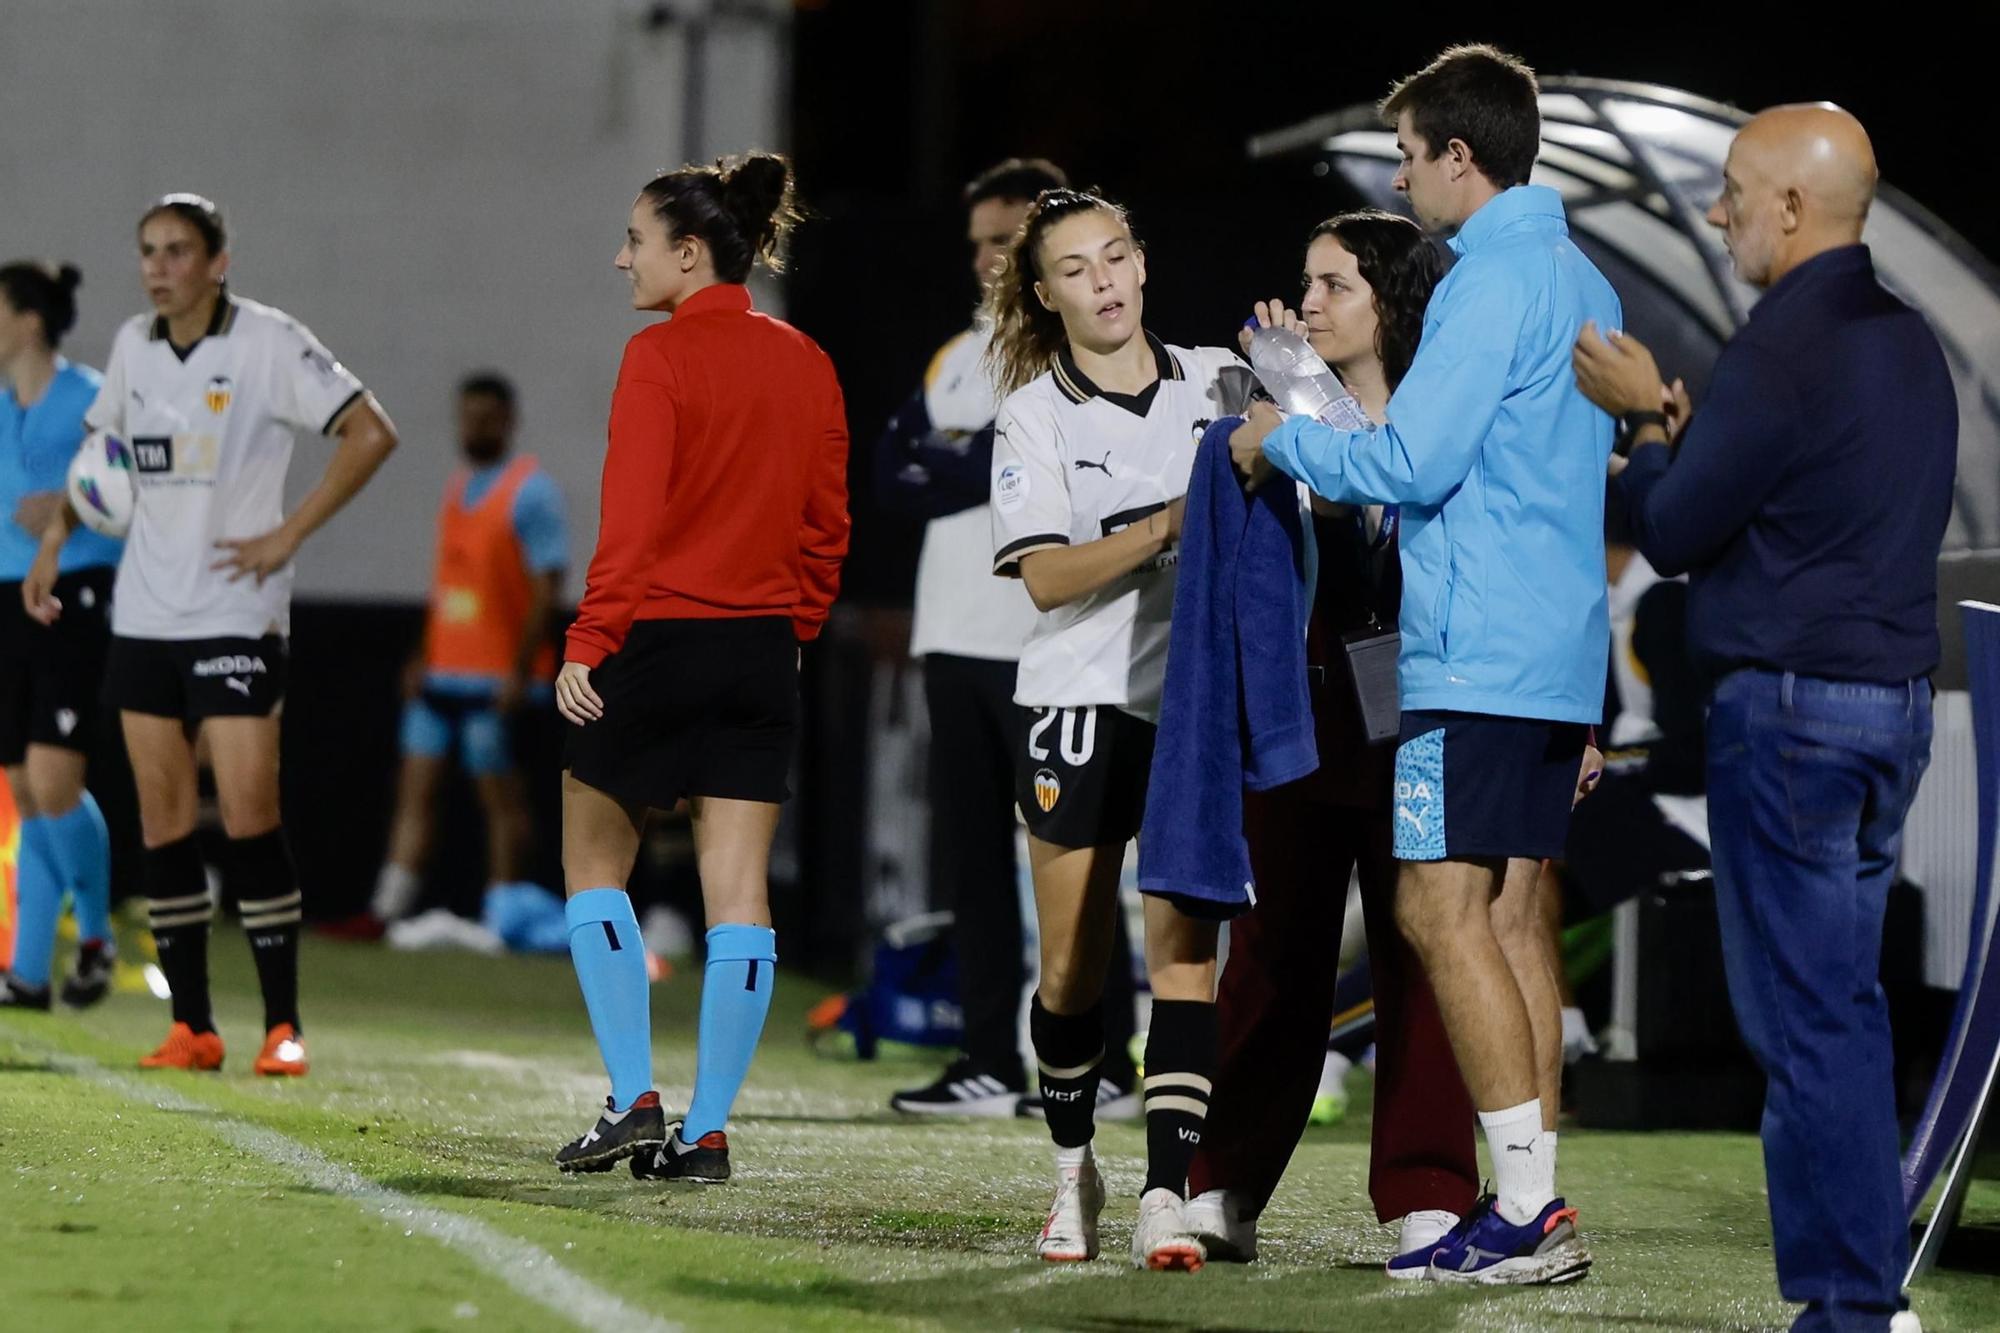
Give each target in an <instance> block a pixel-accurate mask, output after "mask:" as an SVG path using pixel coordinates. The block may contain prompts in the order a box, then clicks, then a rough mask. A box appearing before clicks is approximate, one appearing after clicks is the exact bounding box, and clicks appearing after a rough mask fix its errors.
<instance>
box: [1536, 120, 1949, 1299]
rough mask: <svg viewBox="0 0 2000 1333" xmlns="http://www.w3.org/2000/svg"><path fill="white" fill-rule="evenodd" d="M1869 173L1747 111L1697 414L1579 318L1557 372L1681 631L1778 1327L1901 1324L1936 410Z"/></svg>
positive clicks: (1923, 340) (1932, 641) (1716, 213)
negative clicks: (1699, 729)
mask: <svg viewBox="0 0 2000 1333" xmlns="http://www.w3.org/2000/svg"><path fill="white" fill-rule="evenodd" d="M1875 180H1876V172H1875V156H1874V152H1873V150H1872V149H1871V147H1870V146H1869V142H1868V136H1867V133H1866V132H1865V131H1864V130H1863V129H1862V127H1861V124H1860V122H1859V121H1857V120H1855V119H1854V117H1852V116H1850V115H1848V114H1847V113H1846V112H1844V111H1841V110H1839V109H1837V108H1834V107H1830V106H1824V105H1818V106H1792V107H1780V108H1777V109H1776V110H1773V111H1768V112H1765V113H1764V114H1763V115H1761V116H1758V117H1757V118H1756V119H1755V120H1753V121H1751V122H1750V124H1748V125H1747V126H1745V127H1744V129H1743V131H1742V132H1741V133H1740V134H1739V135H1737V137H1736V141H1735V143H1734V144H1733V145H1732V146H1731V148H1730V151H1729V161H1728V166H1727V169H1726V171H1725V174H1724V178H1723V189H1722V197H1721V198H1720V199H1719V200H1718V201H1717V202H1716V204H1715V207H1714V208H1712V209H1710V210H1709V214H1708V220H1709V222H1710V223H1711V224H1712V225H1714V226H1716V227H1720V228H1722V229H1723V231H1724V233H1725V235H1726V236H1727V240H1728V246H1729V251H1730V255H1731V257H1732V258H1733V260H1734V261H1735V265H1736V271H1737V273H1738V274H1739V275H1740V276H1741V277H1742V278H1743V279H1744V281H1746V282H1749V283H1751V284H1752V285H1754V286H1757V287H1760V288H1763V289H1764V296H1763V298H1762V299H1761V301H1760V302H1759V303H1758V305H1757V308H1756V310H1755V311H1754V312H1753V313H1752V314H1751V316H1750V319H1749V322H1748V323H1746V324H1745V325H1744V326H1743V328H1742V329H1740V330H1738V332H1737V334H1736V336H1735V337H1734V338H1733V339H1732V340H1731V341H1730V343H1729V345H1728V346H1727V347H1726V348H1724V349H1723V352H1722V356H1721V358H1720V359H1719V360H1718V361H1717V362H1716V366H1715V373H1714V377H1713V380H1712V382H1711V386H1710V390H1709V398H1708V401H1707V402H1706V403H1705V404H1703V406H1702V409H1701V412H1700V414H1699V416H1696V417H1694V418H1692V419H1691V420H1690V419H1689V415H1688V409H1689V404H1688V401H1687V396H1686V394H1685V392H1684V391H1683V390H1681V388H1680V386H1679V385H1678V383H1677V384H1676V385H1675V388H1674V390H1673V392H1672V393H1668V392H1667V391H1666V390H1664V389H1663V388H1662V387H1661V381H1660V376H1659V372H1658V370H1657V369H1656V368H1655V366H1654V363H1653V358H1652V356H1651V355H1650V354H1649V353H1648V352H1647V351H1646V349H1645V348H1644V347H1643V346H1641V345H1640V344H1639V343H1638V342H1637V341H1635V340H1634V339H1631V338H1626V337H1622V336H1619V335H1618V334H1617V332H1616V331H1613V332H1612V335H1611V338H1610V341H1609V342H1606V341H1605V340H1603V339H1602V338H1600V336H1599V334H1598V332H1597V331H1596V330H1595V329H1586V330H1585V331H1584V333H1583V334H1582V336H1581V337H1580V338H1579V339H1578V340H1577V346H1576V352H1575V364H1576V374H1577V382H1578V384H1579V385H1580V386H1581V387H1582V388H1583V390H1584V392H1585V393H1586V394H1588V395H1589V396H1590V398H1591V399H1592V400H1593V401H1594V402H1596V403H1597V404H1598V405H1599V406H1600V407H1602V408H1604V409H1605V410H1606V411H1608V412H1611V413H1612V414H1614V415H1617V416H1621V417H1623V418H1624V419H1625V422H1626V427H1627V431H1628V434H1629V435H1630V436H1631V439H1632V441H1633V449H1632V453H1631V460H1630V462H1629V464H1628V465H1626V466H1625V468H1624V470H1623V473H1622V477H1621V482H1622V485H1623V486H1624V489H1625V493H1626V496H1627V498H1628V500H1629V502H1630V505H1631V509H1632V515H1633V520H1634V524H1633V526H1634V528H1635V530H1636V533H1637V537H1638V544H1639V549H1640V550H1641V551H1643V552H1644V553H1645V555H1646V558H1647V559H1648V560H1650V561H1652V563H1653V565H1654V566H1655V567H1656V568H1657V569H1658V570H1659V571H1660V572H1661V573H1662V574H1668V575H1672V574H1678V573H1681V572H1683V571H1685V572H1688V573H1690V574H1691V576H1692V577H1691V580H1690V586H1689V589H1688V638H1689V646H1690V648H1691V649H1692V651H1693V653H1694V655H1695V657H1696V660H1697V662H1698V664H1699V665H1700V666H1701V668H1702V669H1703V671H1704V672H1705V673H1706V675H1707V676H1708V678H1709V679H1710V680H1711V681H1713V682H1714V687H1713V694H1712V698H1711V702H1710V711H1709V726H1708V790H1709V828H1710V832H1711V835H1712V837H1713V840H1714V853H1715V884H1716V900H1717V907H1718V910H1719V914H1720V917H1721V922H1722V945H1723V958H1724V963H1725V967H1726V970H1727V974H1728V978H1729V993H1730V999H1731V1001H1732V1003H1733V1004H1734V1005H1735V1008H1736V1014H1737V1019H1738V1022H1739V1023H1740V1024H1741V1026H1742V1028H1743V1035H1744V1037H1745V1039H1746V1041H1747V1042H1748V1043H1749V1045H1750V1048H1751V1050H1752V1051H1753V1052H1754V1053H1755V1054H1756V1056H1757V1059H1758V1061H1759V1062H1760V1063H1761V1064H1762V1065H1763V1066H1764V1069H1765V1071H1766V1073H1768V1074H1769V1076H1770V1089H1769V1092H1768V1093H1767V1098H1766V1103H1765V1111H1764V1158H1765V1171H1766V1174H1767V1176H1768V1179H1769V1184H1770V1197H1771V1221H1772V1227H1773V1230H1774V1232H1775V1240H1776V1250H1777V1261H1778V1284H1779V1289H1780V1291H1782V1292H1783V1294H1784V1295H1785V1297H1786V1298H1787V1299H1789V1300H1795V1301H1804V1302H1806V1303H1807V1304H1806V1309H1805V1311H1804V1313H1803V1314H1801V1315H1800V1316H1799V1320H1798V1322H1797V1323H1796V1324H1795V1325H1794V1328H1797V1329H1813V1330H1820V1329H1829V1330H1831V1329H1838V1330H1847V1329H1856V1330H1859V1329H1868V1330H1874V1331H1875V1333H1879V1331H1880V1330H1883V1329H1888V1328H1892V1327H1893V1328H1895V1329H1897V1330H1902V1329H1904V1328H1914V1327H1915V1318H1914V1316H1912V1315H1909V1314H1906V1313H1901V1311H1902V1310H1903V1309H1904V1308H1905V1305H1906V1302H1905V1301H1904V1299H1903V1297H1902V1292H1901V1284H1902V1274H1903V1270H1904V1268H1905V1266H1906V1265H1907V1263H1908V1259H1909V1240H1908V1232H1907V1229H1906V1219H1905V1217H1904V1214H1903V1203H1902V1191H1901V1182H1900V1179H1899V1176H1898V1169H1897V1131H1896V1107H1895V1095H1894V1088H1893V1086H1892V1081H1891V1076H1890V1044H1889V1021H1888V1010H1887V1007H1886V1005H1885V1004H1884V1001H1883V997H1882V989H1881V987H1880V986H1879V985H1878V984H1877V981H1876V976H1877V969H1878V966H1879V960H1880V954H1881V948H1882V918H1883V913H1884V910H1885V907H1886V904H1887V900H1888V892H1889V885H1890V882H1891V881H1892V880H1893V879H1894V877H1895V873H1896V859H1897V853H1898V851H1899V848H1900V843H1901V838H1902V829H1903V817H1904V815H1905V813H1907V811H1908V810H1909V806H1910V801H1911V798H1912V797H1913V796H1914V795H1915V793H1916V788H1917V783H1918V780H1919V779H1920V778H1921V777H1922V775H1923V771H1924V766H1925V764H1926V763H1927V762H1928V760H1929V757H1930V743H1931V687H1930V682H1929V680H1928V676H1929V673H1930V672H1931V670H1932V669H1933V668H1934V667H1935V666H1936V665H1937V661H1938V632H1937V555H1938V547H1939V544H1940V543H1941V541H1942V540H1943V537H1944V530H1945V523H1946V521H1947V519H1948V518H1949V517H1950V514H1951V501H1952V481H1953V474H1954V471H1955V469H1956V462H1957V448H1958V410H1957V405H1956V403H1955V401H1954V397H1953V393H1952V384H1951V376H1950V372H1949V370H1948V369H1947V367H1946V364H1945V359H1944V354H1943V352H1942V351H1941V350H1940V348H1939V346H1938V342H1937V338H1936V337H1935V336H1934V335H1933V334H1932V333H1931V330H1930V327H1929V325H1927V324H1926V323H1925V322H1924V319H1923V317H1922V316H1921V315H1920V314H1918V313H1917V312H1916V311H1914V310H1912V309H1911V308H1910V307H1909V306H1907V305H1905V304H1904V303H1903V302H1901V301H1900V300H1898V299H1897V298H1896V297H1895V296H1894V295H1892V294H1891V293H1889V292H1888V291H1886V290H1885V289H1884V288H1883V287H1882V285H1881V283H1880V282H1879V281H1877V279H1876V276H1875V268H1874V263H1873V260H1872V258H1871V257H1870V254H1869V251H1868V248H1867V247H1866V246H1864V245H1862V244H1861V231H1862V225H1863V223H1864V222H1865V221H1866V219H1867V215H1868V206H1869V203H1870V201H1871V199H1872V198H1873V195H1874V189H1875ZM1663 408H1664V409H1665V411H1662V409H1663ZM1682 427H1685V430H1684V432H1681V428H1682ZM1673 432H1680V433H1681V438H1680V440H1679V443H1678V445H1677V446H1675V445H1673V444H1672V440H1671V433H1673ZM1892 1320H1893V1321H1895V1322H1894V1323H1893V1325H1892Z"/></svg>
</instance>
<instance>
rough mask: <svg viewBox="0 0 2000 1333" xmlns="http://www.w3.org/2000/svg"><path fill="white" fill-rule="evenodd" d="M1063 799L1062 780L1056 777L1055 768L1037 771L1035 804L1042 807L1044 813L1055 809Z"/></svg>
mask: <svg viewBox="0 0 2000 1333" xmlns="http://www.w3.org/2000/svg"><path fill="white" fill-rule="evenodd" d="M1061 799H1062V779H1061V778H1059V777H1057V776H1056V771H1055V770H1054V769H1053V768H1038V769H1036V770H1035V804H1036V805H1039V806H1040V807H1042V813H1043V814H1047V813H1048V812H1049V811H1051V810H1053V809H1055V808H1056V802H1057V801H1059V800H1061Z"/></svg>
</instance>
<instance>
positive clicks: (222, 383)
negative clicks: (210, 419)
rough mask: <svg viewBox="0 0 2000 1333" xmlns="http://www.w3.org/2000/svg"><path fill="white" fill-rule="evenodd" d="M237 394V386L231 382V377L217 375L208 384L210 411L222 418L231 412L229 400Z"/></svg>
mask: <svg viewBox="0 0 2000 1333" xmlns="http://www.w3.org/2000/svg"><path fill="white" fill-rule="evenodd" d="M235 393H236V386H235V385H233V384H231V383H230V382H229V376H227V375H217V376H216V377H215V378H214V379H212V380H210V381H209V382H208V410H209V411H211V412H213V413H215V415H217V416H221V415H222V414H223V413H224V412H227V411H228V410H229V400H230V399H231V398H232V397H234V396H235Z"/></svg>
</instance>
